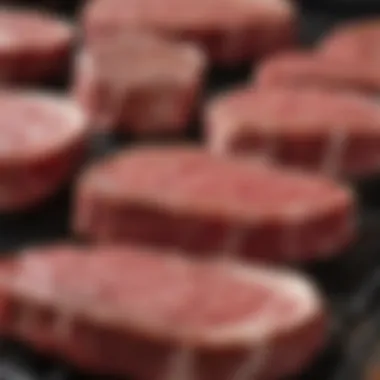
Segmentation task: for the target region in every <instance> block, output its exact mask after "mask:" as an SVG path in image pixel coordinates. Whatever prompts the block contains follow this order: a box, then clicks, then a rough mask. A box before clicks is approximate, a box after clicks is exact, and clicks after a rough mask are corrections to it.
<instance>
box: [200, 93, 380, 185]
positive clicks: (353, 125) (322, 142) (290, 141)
mask: <svg viewBox="0 0 380 380" xmlns="http://www.w3.org/2000/svg"><path fill="white" fill-rule="evenodd" d="M206 109H207V111H206V112H205V114H206V115H205V119H206V121H205V123H206V128H207V134H208V145H209V149H210V150H211V151H212V152H214V153H217V154H222V155H230V154H239V155H258V156H260V157H264V158H265V159H267V160H269V161H272V162H276V163H281V164H285V165H288V166H295V167H299V168H303V169H307V170H312V171H318V172H323V173H324V174H328V175H332V176H349V177H357V178H359V177H367V176H371V175H374V174H377V173H378V172H379V171H380V110H379V107H378V105H377V104H376V103H375V102H374V101H372V100H370V99H369V98H367V97H365V96H360V95H357V94H354V93H342V92H340V91H339V92H335V91H323V90H320V89H316V88H308V89H306V88H305V89H303V90H302V91H300V90H299V89H294V88H292V89H291V88H273V87H272V88H263V89H261V90H256V89H254V88H243V89H242V88H239V89H236V90H234V91H231V92H229V93H226V94H223V95H221V96H218V97H217V98H216V99H213V100H212V101H211V102H210V103H209V104H208V106H207V107H206Z"/></svg>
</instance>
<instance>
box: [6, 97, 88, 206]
mask: <svg viewBox="0 0 380 380" xmlns="http://www.w3.org/2000/svg"><path fill="white" fill-rule="evenodd" d="M87 127H88V126H87V121H86V118H85V117H84V115H83V114H82V112H81V111H80V110H79V109H78V108H77V107H76V106H75V104H73V103H72V102H71V101H69V100H67V99H65V98H63V97H60V96H58V95H52V94H50V93H49V94H48V93H39V92H32V91H25V92H21V91H16V90H13V91H10V90H8V91H2V92H0V134H1V144H0V211H1V212H11V211H16V210H24V209H27V208H30V207H32V206H34V205H35V204H37V203H40V202H41V201H42V200H44V199H45V198H47V197H49V196H50V195H52V194H53V193H54V192H56V191H57V190H58V189H59V188H60V187H61V186H62V185H63V184H64V183H65V182H66V181H67V180H68V179H69V177H70V176H71V174H73V172H74V170H75V169H76V168H77V166H79V163H80V160H81V158H82V156H83V154H84V151H85V142H86V137H87Z"/></svg>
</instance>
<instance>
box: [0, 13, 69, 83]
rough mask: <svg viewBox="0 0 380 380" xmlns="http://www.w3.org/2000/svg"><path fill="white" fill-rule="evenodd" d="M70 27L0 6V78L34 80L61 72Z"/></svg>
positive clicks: (66, 59) (66, 56)
mask: <svg viewBox="0 0 380 380" xmlns="http://www.w3.org/2000/svg"><path fill="white" fill-rule="evenodd" d="M74 35H75V32H74V27H73V26H72V25H70V24H69V23H68V22H67V21H64V20H61V19H58V18H55V17H53V16H52V15H48V14H46V13H41V12H36V11H31V10H15V9H11V8H0V79H1V81H5V82H17V83H18V82H30V81H32V82H35V81H45V80H48V79H53V78H55V77H58V76H59V75H61V74H62V73H63V72H64V70H65V69H66V68H67V65H68V62H69V54H70V48H71V45H72V43H73V41H74Z"/></svg>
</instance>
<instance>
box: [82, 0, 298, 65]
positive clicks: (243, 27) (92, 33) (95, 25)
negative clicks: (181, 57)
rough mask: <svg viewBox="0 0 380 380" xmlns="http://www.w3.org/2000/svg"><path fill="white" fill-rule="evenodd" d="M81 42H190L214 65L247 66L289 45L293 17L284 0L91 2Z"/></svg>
mask: <svg viewBox="0 0 380 380" xmlns="http://www.w3.org/2000/svg"><path fill="white" fill-rule="evenodd" d="M83 25H84V32H85V38H86V39H87V40H94V39H97V38H99V37H102V36H104V35H112V34H113V33H115V32H118V31H120V30H126V29H144V30H152V31H154V32H157V33H160V34H163V35H165V36H168V37H171V38H172V37H174V38H179V39H186V40H191V41H196V42H197V43H199V44H200V45H202V46H203V47H205V49H206V51H207V52H208V53H209V55H210V57H211V60H212V61H213V62H215V63H218V64H223V65H233V64H237V63H241V62H247V61H248V62H249V61H250V60H252V59H253V58H257V57H261V56H263V55H265V54H269V53H271V52H273V51H276V50H279V49H283V48H286V47H287V46H289V45H292V44H293V43H294V42H295V39H296V38H295V37H296V33H295V29H296V12H295V9H294V7H293V5H292V4H291V2H290V1H287V0H201V1H193V0H174V1H173V0H106V1H105V0H92V1H90V2H89V3H88V5H87V7H86V8H85V10H84V14H83Z"/></svg>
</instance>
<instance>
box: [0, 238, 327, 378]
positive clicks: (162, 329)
mask: <svg viewBox="0 0 380 380" xmlns="http://www.w3.org/2000/svg"><path fill="white" fill-rule="evenodd" d="M0 268H1V270H0V294H1V304H0V333H1V334H2V335H3V336H8V337H12V338H16V339H19V340H22V341H24V342H27V343H29V344H30V345H31V346H33V347H34V348H36V349H37V350H39V351H41V352H45V353H49V354H51V355H53V354H55V355H56V356H59V357H61V358H64V359H65V360H67V361H69V362H71V363H73V364H75V365H76V366H78V367H81V368H83V369H86V370H89V371H92V372H93V373H99V374H108V375H113V374H116V375H127V376H131V377H132V378H135V379H141V380H156V379H157V380H161V379H168V380H169V379H194V380H207V379H218V380H228V379H239V380H245V379H252V378H255V379H269V378H270V379H272V378H273V379H274V378H279V377H283V376H285V375H289V374H294V373H297V372H298V371H300V370H301V369H302V368H303V367H305V365H307V364H308V363H309V362H310V361H311V359H312V358H313V357H314V356H315V354H316V353H317V352H318V351H319V349H321V348H322V346H323V344H324V343H325V340H326V335H327V334H326V327H327V318H326V312H325V307H324V302H323V301H322V298H321V296H320V294H319V291H318V290H317V288H316V287H315V285H313V283H312V282H311V281H309V280H308V279H306V278H304V277H303V276H302V275H300V274H297V273H295V272H291V271H287V270H285V269H279V268H270V267H264V266H258V265H256V266H253V265H252V266H251V265H250V266H245V265H241V264H238V263H232V262H227V261H219V260H218V262H212V261H211V262H208V261H202V260H201V261H196V260H191V259H189V258H184V257H182V256H181V255H180V254H178V253H176V252H170V251H169V252H168V251H167V252H165V254H163V253H162V252H159V251H156V250H154V249H148V248H142V247H136V246H131V245H126V246H124V247H113V246H98V247H94V248H79V247H76V246H68V245H67V246H50V247H45V248H33V249H29V250H27V251H25V252H23V253H22V255H20V256H19V258H15V259H10V261H9V262H4V261H3V262H2V264H1V266H0Z"/></svg>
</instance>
